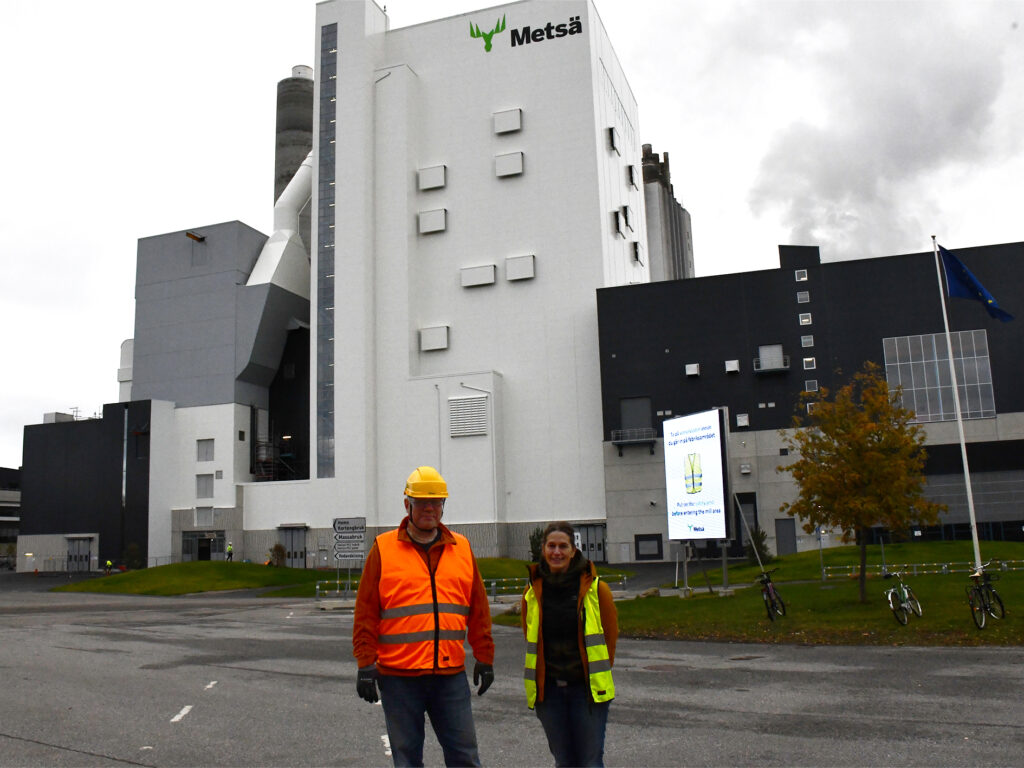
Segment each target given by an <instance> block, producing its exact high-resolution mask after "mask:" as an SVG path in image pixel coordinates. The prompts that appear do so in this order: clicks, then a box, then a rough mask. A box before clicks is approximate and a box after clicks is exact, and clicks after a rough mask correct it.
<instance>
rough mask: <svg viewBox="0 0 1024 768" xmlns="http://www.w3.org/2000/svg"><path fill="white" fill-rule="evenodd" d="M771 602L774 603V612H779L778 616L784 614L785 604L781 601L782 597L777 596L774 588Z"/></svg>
mask: <svg viewBox="0 0 1024 768" xmlns="http://www.w3.org/2000/svg"><path fill="white" fill-rule="evenodd" d="M772 602H774V603H775V612H776V613H777V614H779V616H785V615H786V604H785V603H784V602H782V598H781V597H779V593H778V592H776V591H775V590H774V589H773V590H772Z"/></svg>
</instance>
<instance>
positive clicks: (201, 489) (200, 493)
mask: <svg viewBox="0 0 1024 768" xmlns="http://www.w3.org/2000/svg"><path fill="white" fill-rule="evenodd" d="M196 498H197V499H212V498H213V475H196Z"/></svg>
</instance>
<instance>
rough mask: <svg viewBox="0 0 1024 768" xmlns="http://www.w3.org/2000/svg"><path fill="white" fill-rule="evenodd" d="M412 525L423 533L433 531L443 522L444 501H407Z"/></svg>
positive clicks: (406, 504) (407, 499)
mask: <svg viewBox="0 0 1024 768" xmlns="http://www.w3.org/2000/svg"><path fill="white" fill-rule="evenodd" d="M405 508H406V510H408V512H409V518H410V519H411V520H412V524H413V525H415V526H416V527H417V528H419V529H420V530H421V531H433V530H435V529H436V528H437V526H438V524H439V523H440V522H441V515H442V514H443V513H444V499H411V498H409V497H408V496H407V497H406V499H405Z"/></svg>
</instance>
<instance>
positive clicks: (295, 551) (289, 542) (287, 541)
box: [278, 528, 306, 568]
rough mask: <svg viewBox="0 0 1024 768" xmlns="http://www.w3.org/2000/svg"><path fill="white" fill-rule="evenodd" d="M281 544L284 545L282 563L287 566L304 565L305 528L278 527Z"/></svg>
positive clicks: (302, 566) (303, 566)
mask: <svg viewBox="0 0 1024 768" xmlns="http://www.w3.org/2000/svg"><path fill="white" fill-rule="evenodd" d="M278 533H279V534H280V536H281V546H282V547H284V564H285V566H287V567H288V568H305V567H306V529H305V528H280V529H278Z"/></svg>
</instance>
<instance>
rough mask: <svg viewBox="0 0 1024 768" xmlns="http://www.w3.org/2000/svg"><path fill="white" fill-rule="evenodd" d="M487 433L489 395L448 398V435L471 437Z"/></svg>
mask: <svg viewBox="0 0 1024 768" xmlns="http://www.w3.org/2000/svg"><path fill="white" fill-rule="evenodd" d="M486 434H487V396H486V395H471V396H469V397H449V398H448V435H449V436H450V437H470V436H472V435H486Z"/></svg>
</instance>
